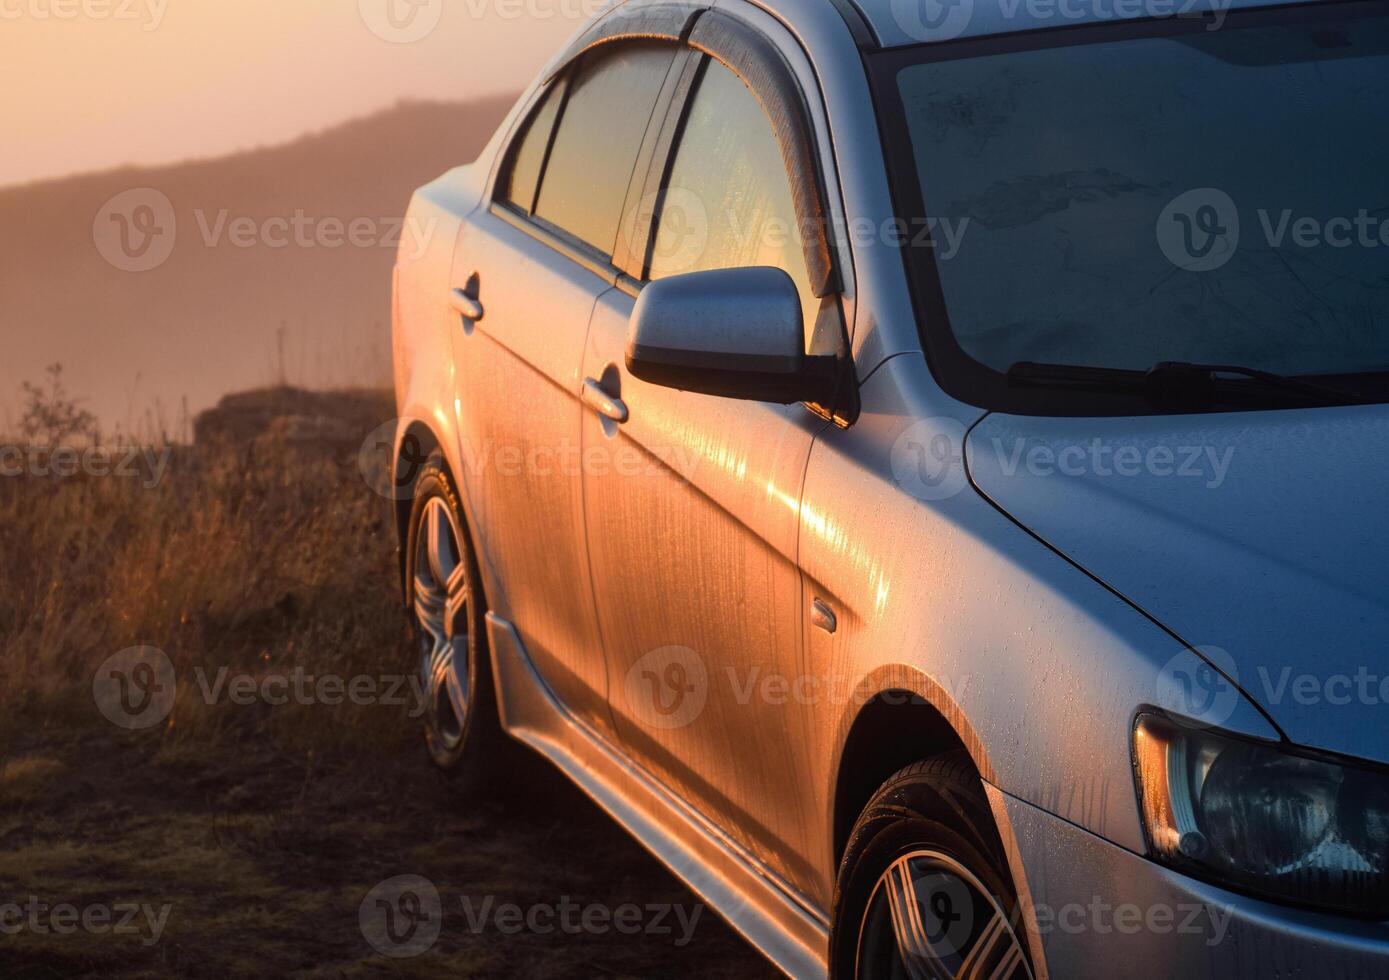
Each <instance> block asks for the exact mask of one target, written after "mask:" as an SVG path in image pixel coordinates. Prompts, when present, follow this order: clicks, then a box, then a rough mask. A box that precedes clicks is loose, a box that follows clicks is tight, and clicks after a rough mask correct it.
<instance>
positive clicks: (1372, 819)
mask: <svg viewBox="0 0 1389 980" xmlns="http://www.w3.org/2000/svg"><path fill="white" fill-rule="evenodd" d="M1134 765H1135V767H1136V769H1137V776H1138V787H1139V797H1140V802H1141V805H1142V809H1143V822H1144V824H1145V825H1146V828H1147V832H1148V843H1149V845H1150V847H1151V848H1152V853H1153V856H1154V857H1156V858H1157V859H1158V860H1160V861H1162V862H1164V863H1166V864H1170V865H1172V866H1173V867H1175V868H1178V869H1180V870H1182V871H1185V872H1187V873H1190V874H1194V875H1196V876H1197V877H1203V878H1208V879H1214V880H1216V881H1218V882H1219V883H1221V884H1225V885H1228V886H1230V887H1232V888H1236V889H1239V890H1243V891H1248V892H1253V893H1257V894H1260V895H1265V896H1268V897H1270V898H1273V899H1276V900H1280V901H1286V902H1295V903H1297V904H1299V905H1307V906H1314V907H1317V908H1323V909H1329V910H1337V911H1341V912H1349V913H1351V914H1354V915H1361V916H1372V917H1375V918H1383V917H1385V916H1386V915H1389V777H1386V776H1382V775H1380V774H1377V773H1374V772H1371V771H1370V770H1368V769H1354V768H1351V767H1349V766H1344V765H1339V764H1337V763H1334V762H1329V761H1327V760H1324V759H1321V758H1317V757H1315V756H1313V755H1310V754H1308V755H1302V754H1296V753H1293V752H1288V751H1285V750H1283V749H1281V748H1278V747H1274V746H1270V745H1265V744H1260V743H1256V742H1248V741H1244V740H1241V739H1237V738H1233V737H1230V736H1228V735H1220V734H1217V733H1215V732H1210V731H1204V730H1200V729H1196V728H1189V727H1186V726H1183V725H1180V724H1178V723H1176V722H1174V721H1171V720H1169V719H1167V718H1164V717H1161V716H1158V715H1150V714H1145V715H1140V716H1139V717H1138V723H1137V725H1136V727H1135V731H1134Z"/></svg>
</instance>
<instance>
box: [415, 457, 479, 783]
mask: <svg viewBox="0 0 1389 980" xmlns="http://www.w3.org/2000/svg"><path fill="white" fill-rule="evenodd" d="M405 567H406V569H407V570H408V572H409V575H408V576H407V582H406V592H407V598H408V600H409V605H410V611H411V622H412V625H413V627H414V629H413V633H414V638H415V647H416V653H417V656H418V658H419V660H418V664H419V671H420V680H421V688H422V690H423V692H424V697H425V702H424V737H425V746H426V747H427V748H428V750H429V755H430V758H431V759H433V760H434V763H435V765H437V766H439V767H440V768H441V769H444V770H446V771H448V772H450V773H454V774H458V775H462V776H465V777H467V778H469V779H472V778H480V777H482V776H484V775H485V773H486V771H487V770H488V768H489V763H491V762H492V761H494V758H495V755H496V752H497V751H499V750H500V748H501V743H502V741H503V740H502V739H501V738H500V737H499V736H500V734H501V731H500V726H499V724H498V721H497V711H496V702H495V695H494V694H493V691H492V685H491V672H490V663H489V660H488V654H487V634H486V630H485V620H484V618H483V617H484V616H485V615H486V608H485V605H484V601H483V595H482V589H481V585H480V576H479V574H478V567H477V561H476V559H475V557H474V554H473V549H472V543H471V541H470V539H469V537H468V533H467V530H466V524H465V523H464V519H463V510H462V507H460V506H459V503H458V495H457V494H456V492H455V491H454V488H453V481H452V480H451V478H450V477H449V474H448V470H447V468H446V467H445V465H444V461H443V458H442V457H441V456H439V455H438V454H435V455H434V456H433V457H431V458H430V460H429V461H428V462H427V463H426V464H425V466H424V469H423V470H421V472H420V476H419V480H418V481H417V482H416V484H415V495H414V504H413V506H412V507H411V512H410V523H409V537H408V539H407V543H406V565H405Z"/></svg>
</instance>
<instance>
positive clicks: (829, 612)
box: [810, 599, 839, 633]
mask: <svg viewBox="0 0 1389 980" xmlns="http://www.w3.org/2000/svg"><path fill="white" fill-rule="evenodd" d="M810 622H811V624H812V625H814V626H815V627H816V628H817V629H822V630H824V631H825V632H826V633H833V632H834V631H835V630H837V629H839V618H838V617H837V616H835V614H834V610H833V609H831V608H830V607H829V603H827V602H825V600H823V599H816V600H815V601H814V602H812V603H811V604H810Z"/></svg>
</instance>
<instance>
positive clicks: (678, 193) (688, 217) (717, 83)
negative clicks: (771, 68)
mask: <svg viewBox="0 0 1389 980" xmlns="http://www.w3.org/2000/svg"><path fill="white" fill-rule="evenodd" d="M688 113H689V114H688V117H687V119H686V121H685V124H684V127H683V130H682V133H681V136H680V142H679V145H678V148H677V149H676V151H675V156H674V159H673V161H672V164H671V169H670V173H669V176H668V178H667V179H666V182H665V184H666V186H665V191H664V194H663V197H662V204H661V207H660V211H659V213H658V215H657V225H656V234H655V236H654V242H653V245H652V250H651V257H650V264H649V268H650V272H649V278H651V279H653V280H654V279H664V278H668V277H670V276H674V275H680V274H682V273H689V272H705V271H710V270H714V269H738V268H747V267H751V266H773V267H776V268H779V269H782V270H784V271H785V272H786V273H787V274H788V275H790V277H791V279H792V280H793V281H794V282H795V283H796V288H797V289H798V290H799V291H800V294H801V299H802V306H803V309H804V311H805V323H806V327H807V335H808V337H807V352H808V353H812V354H822V353H834V352H835V350H836V348H837V344H838V340H839V338H838V335H837V329H838V324H837V323H835V322H833V318H832V317H830V316H826V317H825V318H824V320H825V325H823V326H821V328H820V329H819V331H818V334H817V331H816V329H815V328H816V325H817V321H818V320H820V319H821V317H820V312H821V308H822V306H829V305H830V304H824V303H822V301H821V300H820V299H818V298H817V297H816V296H815V295H814V293H813V291H812V290H811V287H810V276H809V274H808V272H807V271H806V261H805V250H804V246H803V243H802V238H801V234H800V225H799V222H798V221H797V218H796V209H795V204H794V201H793V199H792V195H791V183H790V178H789V177H788V176H787V172H786V165H785V163H784V162H783V158H782V153H781V146H780V144H779V143H778V142H777V138H776V134H775V133H774V132H773V130H772V127H771V123H770V121H769V120H768V119H767V115H766V113H765V112H764V111H763V109H762V106H761V104H760V103H759V102H758V100H757V97H756V96H755V95H753V93H752V91H751V90H750V89H748V87H747V86H746V85H745V84H744V83H743V81H742V80H741V79H740V78H739V77H738V76H737V75H735V74H733V72H732V71H730V70H729V69H727V68H726V67H724V66H723V65H721V64H719V63H718V62H712V61H711V62H709V63H708V64H706V66H705V67H704V69H703V77H702V79H701V80H700V82H699V85H698V88H697V89H696V91H695V95H694V98H693V101H692V103H691V104H690V107H689V110H688Z"/></svg>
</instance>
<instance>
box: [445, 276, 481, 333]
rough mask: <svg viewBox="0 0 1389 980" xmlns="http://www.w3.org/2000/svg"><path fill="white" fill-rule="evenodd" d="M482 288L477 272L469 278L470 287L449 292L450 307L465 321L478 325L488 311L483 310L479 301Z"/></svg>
mask: <svg viewBox="0 0 1389 980" xmlns="http://www.w3.org/2000/svg"><path fill="white" fill-rule="evenodd" d="M480 286H481V282H480V278H479V276H478V274H477V273H476V272H474V273H473V274H472V275H471V276H470V277H468V285H467V286H466V287H465V288H463V289H454V290H452V291H450V292H449V306H451V307H453V311H454V312H455V313H457V314H458V315H459V316H461V317H462V318H463V319H465V320H471V321H472V322H473V323H477V322H478V321H479V320H481V319H482V318H483V315H484V314H485V313H486V311H485V310H484V309H483V308H482V301H481V300H480V299H478V289H479V287H480Z"/></svg>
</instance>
